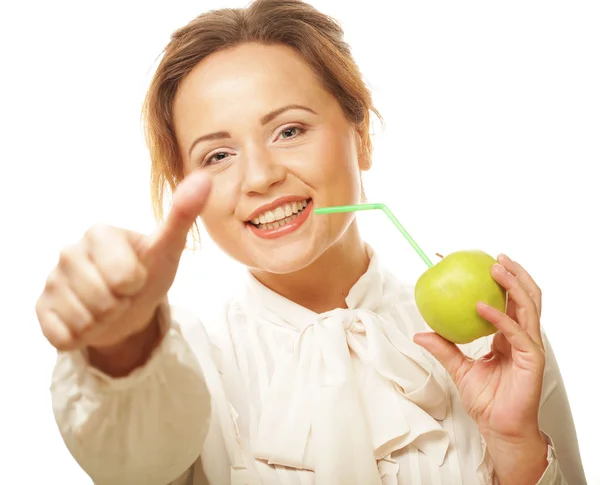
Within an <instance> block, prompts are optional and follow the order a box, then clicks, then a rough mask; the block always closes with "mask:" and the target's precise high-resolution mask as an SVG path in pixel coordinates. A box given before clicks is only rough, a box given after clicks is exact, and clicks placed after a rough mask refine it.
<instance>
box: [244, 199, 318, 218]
mask: <svg viewBox="0 0 600 485" xmlns="http://www.w3.org/2000/svg"><path fill="white" fill-rule="evenodd" d="M308 199H310V197H300V196H298V195H287V196H285V197H280V198H279V199H275V200H274V201H273V202H269V203H268V204H265V205H263V206H261V207H259V208H258V209H256V210H255V211H254V212H253V213H252V214H250V215H249V216H248V218H247V219H246V222H249V221H251V220H252V219H254V218H255V217H257V216H259V215H260V214H262V213H263V212H266V211H270V210H273V209H276V208H277V207H279V206H280V205H284V204H291V203H292V202H301V201H303V200H308Z"/></svg>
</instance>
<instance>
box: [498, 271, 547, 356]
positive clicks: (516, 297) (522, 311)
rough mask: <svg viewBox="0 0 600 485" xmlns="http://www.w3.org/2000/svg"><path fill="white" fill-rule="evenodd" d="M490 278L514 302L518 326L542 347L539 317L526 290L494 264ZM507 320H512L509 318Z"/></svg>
mask: <svg viewBox="0 0 600 485" xmlns="http://www.w3.org/2000/svg"><path fill="white" fill-rule="evenodd" d="M492 276H493V277H494V279H495V280H496V281H497V282H498V283H499V284H500V285H501V286H502V287H503V288H505V289H506V291H507V292H508V296H509V298H510V299H511V300H512V301H514V304H515V313H516V316H517V322H518V325H520V326H521V327H522V328H523V330H525V331H526V332H527V333H528V334H529V335H530V336H531V338H532V339H533V340H534V341H535V342H536V343H537V344H538V345H542V336H541V331H540V317H539V314H538V311H537V307H536V305H535V302H534V301H533V299H532V298H531V296H530V295H529V293H528V292H527V290H525V288H524V287H523V285H521V283H520V282H519V280H517V278H516V277H515V276H513V275H512V274H510V273H509V272H508V271H507V270H506V269H505V268H504V267H503V266H502V265H500V264H494V266H493V267H492ZM507 316H508V315H507ZM509 319H510V320H513V319H512V318H510V317H509ZM513 321H514V320H513ZM492 323H493V322H492Z"/></svg>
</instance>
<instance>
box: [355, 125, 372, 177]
mask: <svg viewBox="0 0 600 485" xmlns="http://www.w3.org/2000/svg"><path fill="white" fill-rule="evenodd" d="M354 136H355V140H356V153H357V155H358V168H359V169H360V170H361V171H363V172H366V171H367V170H369V169H370V168H371V150H370V147H369V146H368V140H369V134H368V133H365V132H364V128H363V127H362V126H356V127H355V128H354Z"/></svg>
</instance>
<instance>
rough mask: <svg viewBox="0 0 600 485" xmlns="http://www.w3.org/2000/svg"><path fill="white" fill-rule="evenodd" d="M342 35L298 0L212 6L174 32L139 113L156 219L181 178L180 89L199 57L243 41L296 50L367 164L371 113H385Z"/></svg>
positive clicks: (159, 218) (312, 8)
mask: <svg viewBox="0 0 600 485" xmlns="http://www.w3.org/2000/svg"><path fill="white" fill-rule="evenodd" d="M343 36H344V33H343V30H342V29H341V27H340V26H339V25H338V23H337V22H336V21H335V20H334V19H332V18H330V17H329V16H327V15H325V14H323V13H321V12H319V11H318V10H316V9H315V8H314V7H312V6H311V5H309V4H307V3H305V2H303V1H301V0H256V1H254V2H253V3H252V4H251V5H250V6H249V7H247V8H243V9H220V10H213V11H209V12H207V13H204V14H202V15H200V16H198V17H196V18H195V19H194V20H192V21H191V22H190V23H188V24H187V25H185V26H184V27H182V28H180V29H178V30H176V31H175V32H174V33H173V35H172V36H171V40H170V42H169V43H168V45H167V46H166V48H165V49H164V51H163V53H162V59H161V61H160V63H159V65H158V67H157V70H156V71H155V73H154V76H153V78H152V80H151V83H150V86H149V88H148V92H147V94H146V98H145V100H144V106H143V111H142V119H143V124H144V130H145V135H146V143H147V145H148V149H149V151H150V158H151V162H152V167H151V196H152V207H153V211H154V215H155V217H156V218H157V220H159V221H161V220H162V219H163V216H164V212H163V204H164V197H165V193H166V189H170V192H171V193H172V192H173V191H174V190H175V188H176V186H177V184H178V183H179V182H180V181H181V180H182V179H183V177H184V172H183V162H182V157H181V154H180V152H179V149H178V145H177V140H176V137H175V129H174V123H173V101H174V98H175V95H176V93H177V89H178V87H179V85H180V83H181V81H182V80H183V79H184V78H185V77H186V75H187V74H188V73H190V71H192V70H193V69H194V67H195V66H196V65H197V64H198V63H199V62H201V61H202V60H203V59H204V58H206V57H207V56H209V55H211V54H213V53H215V52H218V51H221V50H224V49H227V48H231V47H235V46H237V45H240V44H243V43H248V42H258V43H263V44H283V45H286V46H289V47H292V48H294V49H295V50H296V51H297V52H298V53H299V54H300V55H301V56H302V57H303V58H304V60H305V61H306V62H307V64H308V65H309V66H310V67H311V68H312V69H313V70H314V72H315V73H316V74H317V76H318V77H319V78H320V79H321V81H322V83H323V86H324V87H325V89H326V90H328V91H329V92H330V93H331V94H332V95H333V96H334V97H335V98H336V99H337V101H338V102H339V104H340V106H341V108H342V110H343V112H344V115H345V117H346V118H347V120H348V121H349V122H350V123H353V124H354V125H355V126H356V127H357V130H358V132H359V134H360V136H361V141H362V153H361V154H360V156H361V157H365V158H366V159H367V160H368V163H370V161H371V150H372V145H371V135H370V114H371V113H374V114H375V115H376V116H377V117H378V118H379V119H380V120H381V119H382V118H381V116H380V114H379V113H378V112H377V110H376V109H375V108H374V106H373V101H372V97H371V92H370V90H369V88H368V87H367V85H366V84H365V82H364V81H363V78H362V76H361V73H360V70H359V68H358V66H357V65H356V63H355V61H354V59H353V57H352V54H351V52H350V48H349V46H348V44H347V43H346V42H345V41H344V39H343Z"/></svg>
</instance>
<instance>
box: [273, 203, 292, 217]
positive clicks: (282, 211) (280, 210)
mask: <svg viewBox="0 0 600 485" xmlns="http://www.w3.org/2000/svg"><path fill="white" fill-rule="evenodd" d="M288 205H289V204H288ZM290 212H291V208H290ZM281 219H285V209H284V208H283V207H277V209H275V219H273V220H274V221H279V220H281Z"/></svg>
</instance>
